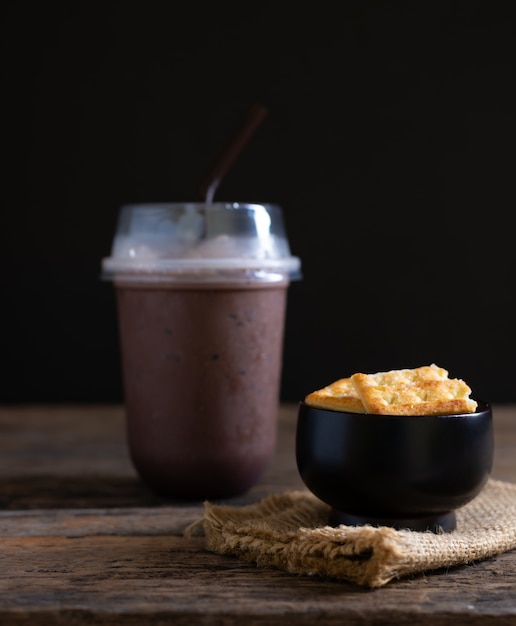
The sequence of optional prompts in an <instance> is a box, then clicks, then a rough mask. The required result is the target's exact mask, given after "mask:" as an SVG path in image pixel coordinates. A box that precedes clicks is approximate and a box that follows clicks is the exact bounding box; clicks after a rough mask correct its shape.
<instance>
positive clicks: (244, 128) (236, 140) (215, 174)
mask: <svg viewBox="0 0 516 626" xmlns="http://www.w3.org/2000/svg"><path fill="white" fill-rule="evenodd" d="M267 115H268V111H267V109H266V108H265V107H263V106H262V105H261V104H253V106H252V107H251V108H250V110H249V112H248V113H247V116H246V117H245V119H244V120H243V121H242V124H241V125H240V127H239V128H238V129H237V131H236V132H235V133H234V135H233V136H232V137H231V138H230V140H229V141H228V143H227V145H226V147H225V148H224V150H223V151H222V152H221V154H220V155H219V157H218V158H217V159H216V160H215V162H214V163H213V165H212V167H211V168H210V170H209V171H208V173H207V175H206V176H205V177H204V179H203V181H202V182H201V184H200V186H199V189H198V190H197V195H196V200H198V201H200V202H206V203H207V204H211V203H212V202H213V196H214V195H215V192H216V190H217V188H218V186H219V184H220V182H221V180H222V179H223V178H224V176H225V175H226V174H227V173H228V171H229V170H230V169H231V167H232V166H233V163H234V162H235V161H236V160H237V158H238V157H239V156H240V154H241V153H242V151H243V150H244V148H245V147H246V145H247V144H248V143H249V142H250V141H251V139H252V137H253V136H254V134H255V133H256V131H257V130H258V128H259V127H260V126H261V124H262V122H263V121H264V120H265V118H266V117H267Z"/></svg>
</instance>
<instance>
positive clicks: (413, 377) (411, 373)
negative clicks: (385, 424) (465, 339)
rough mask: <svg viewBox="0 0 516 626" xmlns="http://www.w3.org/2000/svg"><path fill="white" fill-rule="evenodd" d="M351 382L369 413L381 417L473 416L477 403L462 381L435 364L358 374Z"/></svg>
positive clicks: (354, 375) (352, 377)
mask: <svg viewBox="0 0 516 626" xmlns="http://www.w3.org/2000/svg"><path fill="white" fill-rule="evenodd" d="M351 382H352V384H353V386H354V388H355V390H356V392H357V395H358V396H359V398H360V399H361V401H362V404H363V405H364V408H365V411H366V413H374V414H379V415H447V414H452V413H474V412H475V410H476V408H477V402H476V401H475V400H473V399H471V398H470V394H471V389H470V387H469V386H468V385H467V384H466V383H465V382H464V381H463V380H461V379H458V378H453V379H451V378H448V372H447V371H446V370H443V369H442V368H438V367H437V366H435V365H430V366H424V367H422V368H415V369H414V370H392V371H390V372H379V373H377V374H363V373H356V374H353V376H351Z"/></svg>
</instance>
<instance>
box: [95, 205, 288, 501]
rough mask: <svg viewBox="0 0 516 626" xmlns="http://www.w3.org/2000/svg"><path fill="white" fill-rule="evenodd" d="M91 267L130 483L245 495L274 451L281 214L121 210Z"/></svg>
mask: <svg viewBox="0 0 516 626" xmlns="http://www.w3.org/2000/svg"><path fill="white" fill-rule="evenodd" d="M102 265H103V275H104V277H105V278H106V279H108V280H112V281H113V284H114V287H115V290H116V294H117V308H118V318H119V330H120V346H121V356H122V369H123V380H124V396H125V408H126V413H127V434H128V445H129V452H130V455H131V458H132V461H133V464H134V466H135V468H136V470H137V471H138V473H139V475H140V477H141V478H142V480H143V481H144V482H145V483H146V484H147V485H148V486H149V487H150V488H151V489H153V490H154V491H156V492H158V493H162V494H166V495H169V496H172V497H176V498H181V499H207V498H223V497H231V496H235V495H239V494H241V493H243V492H245V491H246V490H247V489H249V488H250V487H251V486H253V485H254V484H255V483H256V482H257V481H258V480H259V478H260V477H261V476H262V474H263V472H264V471H265V470H266V468H267V466H268V464H269V462H270V461H271V458H272V455H273V453H274V447H275V441H276V428H277V416H278V403H279V387H280V381H281V366H282V351H283V331H284V324H285V307H286V295H287V289H288V285H289V284H290V281H291V280H295V279H296V278H297V277H298V276H299V266H300V263H299V259H298V258H297V257H293V256H291V254H290V247H289V244H288V240H287V238H286V234H285V231H284V227H283V221H282V211H281V209H280V208H279V207H277V206H274V205H268V204H243V203H213V204H205V203H186V204H183V203H169V204H151V205H129V206H126V207H122V210H121V212H120V215H119V220H118V226H117V231H116V233H115V237H114V241H113V247H112V254H111V256H110V257H108V258H105V259H104V260H103V264H102Z"/></svg>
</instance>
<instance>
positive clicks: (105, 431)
mask: <svg viewBox="0 0 516 626" xmlns="http://www.w3.org/2000/svg"><path fill="white" fill-rule="evenodd" d="M296 410H297V409H296V406H282V407H281V409H280V428H279V431H280V432H279V446H278V452H277V455H276V458H275V461H274V463H273V465H272V467H271V468H270V471H269V472H268V473H267V475H266V476H265V478H264V480H263V481H262V482H261V483H260V484H259V485H258V486H257V487H256V488H254V489H252V490H251V491H250V492H249V493H248V494H246V495H245V496H242V497H240V498H235V499H232V500H228V501H226V502H228V503H231V504H234V505H235V506H236V505H241V504H247V503H251V502H255V501H257V500H259V499H261V498H262V497H264V496H265V495H267V494H269V493H271V492H281V491H284V490H291V489H298V488H303V487H302V484H301V481H300V479H299V476H298V474H297V470H296V466H295V457H294V436H295V420H296ZM494 422H495V431H496V432H495V446H496V451H495V463H494V469H493V477H494V478H498V479H501V480H507V481H511V482H516V406H495V407H494ZM202 513H203V504H202V503H201V502H198V503H185V502H173V501H170V500H167V499H164V498H160V497H158V496H155V495H153V494H152V493H150V492H149V491H148V490H147V489H146V488H145V487H144V486H143V485H142V484H141V483H140V482H139V480H138V478H137V476H136V474H135V471H134V470H133V468H132V466H131V463H130V460H129V457H128V454H127V450H126V443H125V434H124V412H123V409H122V407H109V406H81V407H77V406H41V407H24V406H15V407H0V565H1V567H0V624H1V625H2V626H4V625H5V626H7V625H10V624H30V625H31V626H37V625H39V624H52V625H56V624H63V625H66V626H73V625H76V624H124V625H129V626H130V625H132V624H153V625H156V626H159V625H162V624H169V623H174V624H218V625H226V624H237V623H238V624H245V625H246V626H252V625H253V624H268V625H276V624H288V625H293V624H304V625H307V624H314V625H315V624H346V625H354V624H362V625H364V624H368V625H371V624H382V625H389V624H392V625H396V626H399V625H403V624H411V625H415V624H426V625H428V626H430V625H432V626H437V625H443V624H450V625H453V626H459V625H461V624H478V625H482V626H488V625H491V624H497V625H504V626H505V625H509V624H510V625H515V624H516V550H513V551H510V552H506V553H504V554H501V555H499V556H497V557H495V558H492V559H489V560H486V561H483V562H478V563H474V564H471V565H468V566H462V567H457V568H453V569H450V570H448V571H439V572H432V573H427V574H425V575H421V576H417V577H416V578H412V579H402V580H397V581H393V582H391V583H389V584H388V585H387V586H385V587H382V588H380V589H376V590H368V589H365V588H362V587H358V586H355V585H351V584H346V583H343V582H337V581H331V580H321V579H314V578H311V577H303V576H294V575H290V574H288V573H286V572H283V571H277V570H266V569H259V568H257V567H255V566H254V565H251V564H249V563H246V562H243V561H241V560H239V559H237V558H233V557H222V556H219V555H216V554H212V553H210V552H208V551H206V550H205V548H204V543H203V539H202V537H191V538H189V539H186V538H185V537H184V536H183V531H184V530H185V528H186V527H187V526H188V525H189V524H190V523H191V522H194V521H196V520H198V519H200V517H202Z"/></svg>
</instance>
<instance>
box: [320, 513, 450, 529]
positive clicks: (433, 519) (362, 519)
mask: <svg viewBox="0 0 516 626" xmlns="http://www.w3.org/2000/svg"><path fill="white" fill-rule="evenodd" d="M328 524H329V525H330V526H340V525H341V524H343V525H345V526H365V525H366V524H369V525H371V526H389V527H390V528H395V529H396V530H416V531H420V532H426V531H431V532H433V533H435V534H438V535H440V534H442V533H450V532H452V531H453V530H455V528H456V527H457V518H456V517H455V513H454V512H453V511H451V512H450V513H445V514H444V515H437V516H428V517H407V518H389V517H373V516H371V515H352V514H350V513H344V512H343V511H337V509H333V508H332V509H331V511H330V516H329V518H328Z"/></svg>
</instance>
